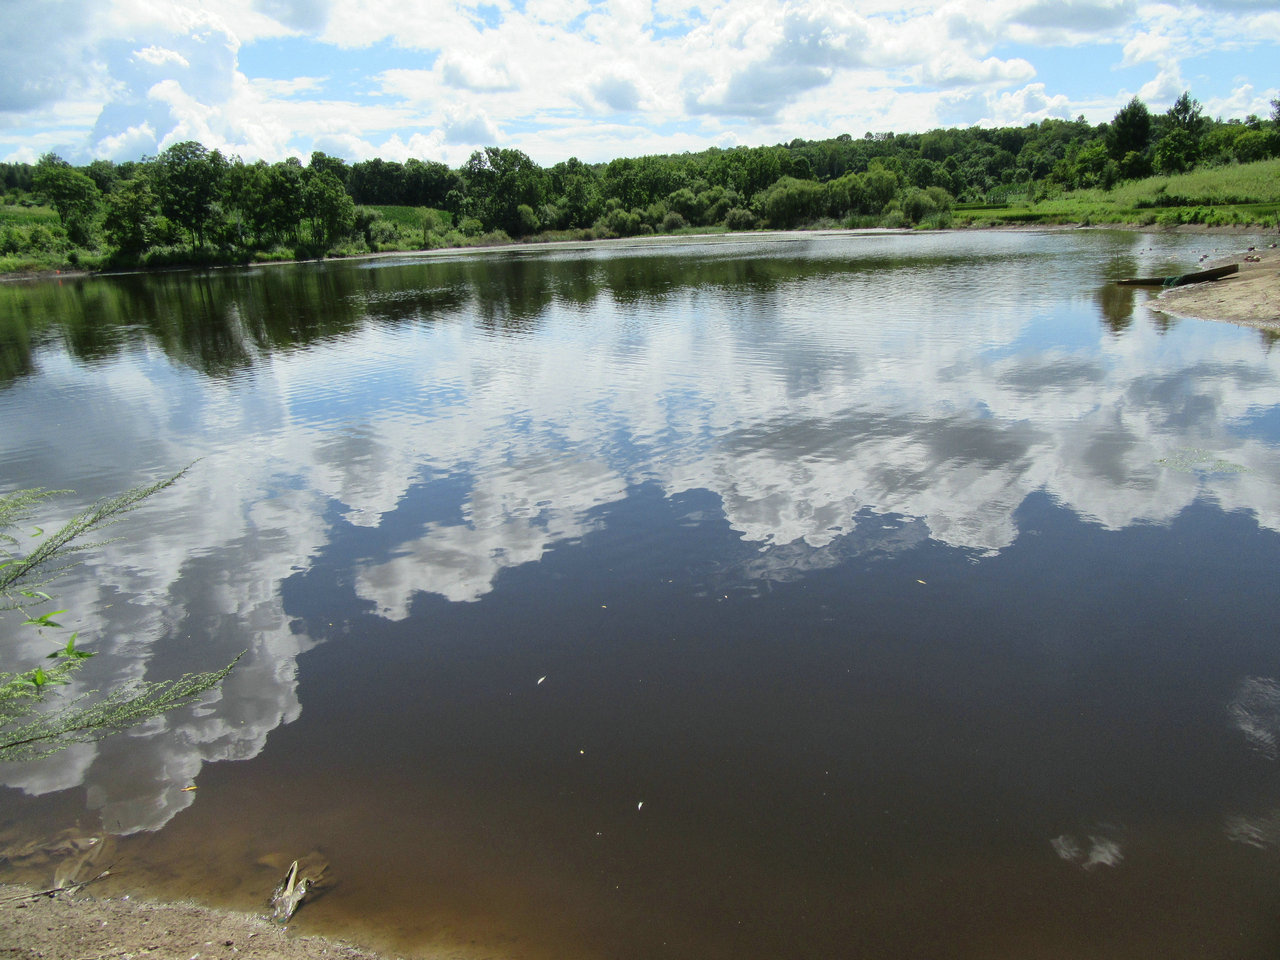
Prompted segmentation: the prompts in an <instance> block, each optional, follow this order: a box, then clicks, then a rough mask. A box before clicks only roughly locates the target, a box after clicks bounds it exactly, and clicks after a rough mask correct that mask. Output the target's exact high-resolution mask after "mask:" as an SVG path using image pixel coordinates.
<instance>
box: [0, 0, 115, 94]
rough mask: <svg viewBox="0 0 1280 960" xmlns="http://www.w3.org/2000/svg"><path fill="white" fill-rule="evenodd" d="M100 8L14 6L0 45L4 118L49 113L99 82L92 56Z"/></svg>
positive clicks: (70, 2) (38, 3) (68, 1)
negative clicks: (9, 114)
mask: <svg viewBox="0 0 1280 960" xmlns="http://www.w3.org/2000/svg"><path fill="white" fill-rule="evenodd" d="M96 9H97V5H96V4H91V3H89V2H88V0H64V2H56V3H49V2H45V0H10V2H8V3H6V4H5V6H4V11H3V15H4V21H5V26H4V31H3V36H4V40H3V41H0V113H3V112H10V111H12V112H21V111H27V110H35V109H39V108H42V107H46V106H48V105H49V104H54V103H57V102H58V101H60V100H64V99H67V98H69V97H72V96H76V95H79V94H80V93H82V92H84V90H85V89H86V88H87V87H91V86H93V85H95V84H96V83H97V82H98V81H99V76H98V67H97V65H96V64H95V63H94V62H93V61H92V59H91V58H90V57H89V56H88V50H89V45H90V43H91V35H92V24H93V21H94V20H95V10H96Z"/></svg>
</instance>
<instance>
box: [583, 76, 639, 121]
mask: <svg viewBox="0 0 1280 960" xmlns="http://www.w3.org/2000/svg"><path fill="white" fill-rule="evenodd" d="M590 90H591V95H592V96H593V97H594V98H595V99H596V101H597V102H598V103H600V104H601V105H603V106H604V107H606V108H608V109H609V110H612V111H614V112H615V113H632V112H634V111H636V110H639V109H640V101H641V95H640V87H639V85H638V84H637V83H636V81H635V80H633V79H632V78H631V77H620V76H617V75H616V74H614V75H609V76H605V77H601V78H600V79H598V80H596V81H594V82H593V83H591V84H590Z"/></svg>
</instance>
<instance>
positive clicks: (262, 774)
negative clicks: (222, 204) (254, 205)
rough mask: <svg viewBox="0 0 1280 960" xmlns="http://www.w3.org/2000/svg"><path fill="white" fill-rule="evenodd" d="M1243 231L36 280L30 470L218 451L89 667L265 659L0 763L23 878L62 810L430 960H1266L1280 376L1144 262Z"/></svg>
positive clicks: (103, 634) (17, 334)
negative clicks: (1153, 277) (60, 746)
mask: <svg viewBox="0 0 1280 960" xmlns="http://www.w3.org/2000/svg"><path fill="white" fill-rule="evenodd" d="M1248 242H1253V238H1238V237H1236V238H1222V237H1191V236H1158V237H1157V236H1146V235H1140V234H1125V233H1105V232H1060V233H986V234H983V233H972V234H961V235H875V236H849V235H845V236H813V237H804V236H800V235H787V236H785V237H783V238H768V237H763V238H735V239H722V240H715V241H698V242H688V241H686V242H672V243H665V244H620V245H607V244H601V245H595V246H590V247H588V248H586V249H570V250H565V249H549V248H548V249H531V250H529V251H519V252H502V253H487V254H486V253H477V254H470V255H463V256H456V255H455V256H440V257H435V258H403V259H382V260H372V261H363V262H353V263H331V264H323V265H317V264H307V265H298V266H288V267H272V268H265V269H254V270H245V271H229V272H219V273H216V274H208V275H204V274H168V275H159V276H148V277H122V278H115V279H94V280H83V281H80V280H76V281H64V282H61V283H41V284H25V285H13V284H10V285H7V286H4V287H0V424H3V429H2V432H0V489H3V490H9V489H14V488H20V487H30V486H46V487H59V488H62V487H66V488H71V489H73V490H75V491H76V493H75V495H74V496H70V497H67V498H64V499H63V500H61V501H59V509H60V510H61V513H62V515H65V514H66V513H69V512H70V511H71V510H72V509H74V508H75V507H76V506H78V505H80V504H82V503H85V502H88V501H91V500H93V499H94V498H96V497H100V496H103V495H106V494H109V493H113V492H116V491H119V490H121V489H124V488H126V487H128V486H130V485H133V484H137V483H141V482H143V481H147V480H151V479H154V478H156V477H158V476H161V475H164V474H167V473H171V472H173V471H175V470H177V469H179V468H181V467H183V466H185V465H186V464H188V463H191V462H192V461H195V464H194V466H193V467H192V469H191V471H190V473H189V475H188V476H187V477H185V478H184V479H183V480H182V481H181V482H180V483H179V484H178V485H177V486H176V487H175V488H173V489H172V490H170V491H168V492H166V493H164V494H163V495H162V496H161V497H160V498H158V499H156V500H154V501H152V502H151V503H150V504H149V505H148V506H147V507H145V508H144V509H143V510H142V511H140V512H139V513H137V514H135V515H134V516H133V517H132V518H130V519H129V520H128V521H127V522H126V524H124V525H123V526H122V527H120V528H118V532H119V533H120V534H121V535H122V539H121V540H119V541H118V542H116V543H113V544H111V545H110V546H108V547H107V548H105V549H104V550H102V551H101V552H100V553H96V554H94V555H93V556H92V557H91V558H90V559H89V560H88V562H87V563H86V564H85V565H84V567H83V568H82V569H81V570H80V571H79V572H78V573H77V574H76V575H75V576H74V577H72V578H70V579H68V580H67V581H65V582H64V583H63V585H62V588H61V591H60V598H59V603H58V606H59V607H67V608H69V609H70V610H71V611H72V614H71V616H72V617H73V621H72V622H73V624H74V627H75V628H78V629H80V630H82V631H83V639H85V640H88V641H89V643H90V645H91V648H92V649H96V650H98V651H99V652H100V653H101V655H100V656H98V657H96V658H94V659H93V660H92V661H90V663H89V666H88V668H87V669H86V670H85V672H84V673H83V674H82V675H81V680H80V681H79V688H80V689H82V690H87V689H95V688H101V687H103V686H107V685H110V684H113V683H117V682H120V681H123V680H126V679H129V678H149V679H160V678H165V677H171V676H175V675H177V674H180V673H182V672H184V671H189V670H201V669H211V668H215V667H218V666H221V665H223V664H225V663H227V662H228V661H229V660H230V659H231V658H232V657H234V656H235V655H236V654H237V653H239V652H240V651H242V650H244V651H247V652H246V653H245V655H244V658H243V659H242V660H241V662H240V664H239V666H238V667H237V668H236V669H235V671H234V672H233V673H232V675H231V676H230V677H229V678H228V679H227V681H226V682H225V684H224V685H223V686H222V688H221V690H220V691H219V692H218V694H217V696H216V697H214V698H213V699H212V700H211V701H210V702H209V703H207V704H205V705H203V706H201V707H200V708H198V709H190V710H186V711H183V712H180V713H174V714H171V715H169V716H167V717H166V718H164V719H163V720H161V721H156V722H154V723H152V724H150V725H147V726H145V727H143V728H140V729H137V730H135V731H132V732H131V733H130V734H129V735H124V736H118V737H115V738H112V739H109V740H107V741H104V742H102V743H100V744H96V745H85V746H82V747H77V748H74V749H71V750H67V751H65V752H63V753H61V754H59V755H57V756H56V757H54V758H52V759H50V760H47V761H44V762H41V763H38V764H27V765H9V766H6V767H4V768H3V769H0V782H3V783H4V784H5V785H6V786H5V787H4V788H3V789H0V828H2V835H0V840H2V841H3V843H4V849H5V851H7V859H6V860H5V861H4V862H3V864H0V879H10V880H14V879H17V880H26V881H28V882H32V883H46V882H48V880H49V879H50V878H49V876H48V874H49V873H51V871H52V869H53V867H52V865H51V864H50V863H47V862H42V861H41V860H40V859H39V858H38V857H24V856H19V855H18V851H20V850H22V849H23V847H24V845H26V844H29V843H31V842H33V841H40V840H42V839H47V838H51V837H56V836H58V835H61V834H62V833H63V832H64V831H68V830H71V831H78V832H80V833H81V834H98V833H107V834H111V835H113V836H114V837H115V840H114V841H113V842H114V848H113V850H112V852H111V854H110V856H111V859H112V863H113V864H114V866H113V868H112V877H111V878H110V879H108V880H105V881H102V882H101V883H100V884H99V885H98V889H99V891H100V892H101V894H102V895H112V894H122V893H124V892H126V891H135V892H137V891H149V892H152V893H157V894H160V895H164V896H170V897H182V896H194V897H197V898H200V899H203V900H205V901H208V902H214V903H218V904H225V905H230V906H233V907H237V908H241V909H257V908H259V906H260V905H261V902H262V901H263V900H264V898H265V897H266V895H267V894H268V893H269V891H270V889H271V887H272V886H273V885H274V883H275V881H276V879H278V876H279V874H280V873H281V872H282V865H283V864H287V862H288V861H289V860H290V859H293V858H296V857H299V856H302V855H304V854H308V853H311V852H316V853H317V854H318V855H319V856H323V857H324V858H326V859H327V860H328V862H329V863H330V875H331V876H332V878H333V879H334V880H335V881H336V883H335V884H334V885H333V886H332V887H331V888H330V889H329V890H328V891H327V892H326V894H325V895H324V896H323V897H321V898H320V899H317V900H315V901H314V902H312V903H309V904H307V905H306V906H305V907H304V908H303V910H302V911H301V912H300V913H299V914H298V916H297V918H296V920H295V922H294V927H296V929H298V930H299V931H303V932H327V933H338V934H341V935H346V936H350V937H353V938H355V939H360V940H363V941H365V942H370V943H373V944H374V945H377V946H380V947H382V948H384V949H387V950H391V951H397V952H401V953H408V954H415V953H425V952H427V951H431V950H442V951H447V952H449V954H450V955H457V956H463V957H472V956H476V957H479V956H503V957H525V958H538V960H541V958H551V957H556V958H565V960H574V958H583V960H597V958H599V960H605V958H619V960H630V958H636V960H640V958H646V960H647V958H654V957H664V956H667V957H673V958H698V960H715V958H725V960H729V958H733V960H750V958H776V957H783V956H785V957H824V958H827V957H843V956H849V957H885V958H900V957H974V958H979V957H981V958H991V957H1006V956H1007V957H1037V958H1053V957H1064V958H1065V957H1073V958H1074V957H1089V958H1100V957H1151V956H1163V957H1188V958H1191V957H1195V958H1203V957H1233V958H1251V957H1259V958H1261V957H1273V956H1275V955H1276V952H1277V950H1278V949H1280V884H1278V883H1277V882H1276V877H1277V876H1278V875H1280V848H1278V846H1277V844H1278V843H1280V761H1278V760H1277V751H1278V742H1277V738H1278V737H1280V636H1278V635H1277V626H1276V624H1277V592H1276V589H1275V576H1276V571H1277V569H1280V535H1278V531H1280V390H1278V389H1277V386H1278V381H1280V351H1276V350H1275V349H1274V341H1273V340H1271V339H1268V338H1266V337H1265V336H1263V335H1262V334H1260V333H1258V332H1256V331H1250V330H1246V329H1241V328H1237V327H1232V326H1228V325H1219V324H1210V323H1203V322H1197V321H1180V320H1171V319H1168V318H1164V317H1162V316H1161V315H1160V314H1158V313H1156V312H1154V311H1152V310H1151V309H1150V308H1149V306H1148V302H1149V296H1148V294H1146V293H1144V292H1140V291H1139V292H1134V291H1132V290H1123V289H1121V288H1116V287H1114V286H1111V285H1108V283H1107V281H1108V280H1109V279H1113V278H1116V277H1120V276H1126V275H1134V274H1148V273H1158V272H1178V271H1181V270H1184V269H1188V268H1191V267H1193V266H1194V265H1195V264H1196V262H1197V261H1198V260H1199V258H1200V256H1201V255H1202V254H1207V253H1208V254H1212V253H1215V252H1228V251H1230V250H1232V249H1238V248H1240V247H1241V246H1243V245H1245V244H1247V243H1248ZM69 625H72V624H69ZM0 630H2V631H3V632H4V634H5V640H4V643H5V648H4V649H5V650H6V651H7V652H6V661H5V668H6V669H25V668H27V667H29V666H31V665H34V664H35V663H36V662H38V660H39V658H40V657H41V656H42V655H43V654H44V653H46V652H48V650H49V648H50V647H51V643H52V641H50V640H48V639H41V638H38V637H36V636H35V635H34V633H33V632H32V631H30V629H29V628H19V627H17V626H16V625H15V624H14V623H13V622H12V621H11V622H9V623H5V624H3V625H2V626H0ZM82 642H83V640H82ZM191 786H195V787H197V788H198V789H196V790H189V789H186V788H189V787H191Z"/></svg>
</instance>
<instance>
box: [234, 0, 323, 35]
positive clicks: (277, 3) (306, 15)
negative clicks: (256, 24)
mask: <svg viewBox="0 0 1280 960" xmlns="http://www.w3.org/2000/svg"><path fill="white" fill-rule="evenodd" d="M332 5H333V4H332V0H254V3H253V7H254V9H255V10H258V11H259V12H261V13H263V14H265V15H266V16H268V17H270V18H271V19H273V20H276V21H279V22H280V23H281V24H283V25H284V26H286V27H288V28H289V29H290V30H296V31H298V32H299V33H319V32H321V31H322V30H323V29H324V25H325V23H326V22H327V21H328V19H329V9H330V7H332Z"/></svg>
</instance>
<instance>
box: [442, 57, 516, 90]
mask: <svg viewBox="0 0 1280 960" xmlns="http://www.w3.org/2000/svg"><path fill="white" fill-rule="evenodd" d="M513 74H514V68H513V67H512V64H511V62H510V60H508V59H507V58H506V57H505V56H502V55H499V54H491V55H488V56H485V57H473V56H467V55H465V54H457V53H446V54H445V55H444V56H442V57H441V58H440V75H441V78H442V79H443V80H444V83H445V86H448V87H453V88H454V89H457V90H468V91H471V92H474V93H505V92H510V91H512V90H517V89H519V87H520V84H519V82H518V81H517V79H516V77H515V76H514V75H513Z"/></svg>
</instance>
